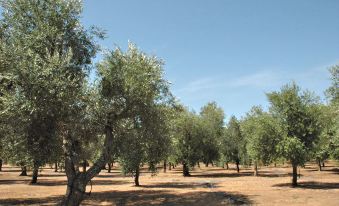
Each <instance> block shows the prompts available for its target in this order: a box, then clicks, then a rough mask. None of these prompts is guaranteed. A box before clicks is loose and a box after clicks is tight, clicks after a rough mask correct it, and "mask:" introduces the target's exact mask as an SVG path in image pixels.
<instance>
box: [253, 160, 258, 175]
mask: <svg viewBox="0 0 339 206" xmlns="http://www.w3.org/2000/svg"><path fill="white" fill-rule="evenodd" d="M253 167H254V174H253V175H254V176H258V163H257V161H255V162H254V165H253Z"/></svg>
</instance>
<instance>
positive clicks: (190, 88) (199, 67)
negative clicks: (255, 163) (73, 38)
mask: <svg viewBox="0 0 339 206" xmlns="http://www.w3.org/2000/svg"><path fill="white" fill-rule="evenodd" d="M83 23H84V24H85V25H86V26H89V25H97V26H99V27H101V28H103V29H105V30H106V31H107V35H108V38H107V39H106V40H104V41H103V42H101V43H102V45H103V46H104V47H106V48H113V47H114V45H119V46H120V47H122V48H126V45H127V42H128V40H130V41H132V42H134V43H136V44H137V45H138V47H140V48H141V49H142V50H143V51H145V52H147V53H149V54H155V55H157V56H159V57H161V58H163V59H164V60H165V62H166V65H165V72H166V78H167V79H168V80H169V81H170V82H172V86H171V87H172V91H173V93H174V95H175V96H177V97H178V98H179V99H180V100H181V102H182V103H183V104H185V105H187V106H189V107H190V108H191V109H194V110H196V111H199V109H200V107H201V106H203V105H204V104H206V103H207V102H209V101H216V102H217V103H218V105H220V106H221V107H222V108H223V109H224V111H225V113H226V115H227V116H228V117H229V116H230V115H232V114H234V115H236V116H237V117H240V116H242V115H244V114H245V113H246V112H247V111H249V109H250V108H251V107H252V106H253V105H259V104H260V105H263V106H264V107H267V106H268V102H267V99H266V96H265V92H270V91H274V90H278V89H279V88H280V87H281V86H282V85H283V84H285V83H289V82H291V81H292V80H294V81H296V83H297V84H299V85H300V86H301V87H302V88H303V89H309V90H312V91H314V92H315V93H316V94H317V95H320V96H321V97H324V96H323V91H324V90H325V89H326V88H327V87H328V86H329V85H330V81H329V73H328V71H327V69H328V67H329V66H331V65H333V64H336V63H339V1H338V0H324V1H321V0H279V1H278V0H255V1H253V0H246V1H245V0H209V1H207V0H204V1H203V0H142V1H140V0H114V1H111V0H100V1H98V0H85V1H84V13H83Z"/></svg>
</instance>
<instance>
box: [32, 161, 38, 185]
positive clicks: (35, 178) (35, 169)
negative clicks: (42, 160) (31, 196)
mask: <svg viewBox="0 0 339 206" xmlns="http://www.w3.org/2000/svg"><path fill="white" fill-rule="evenodd" d="M38 174H39V165H38V164H37V163H34V165H33V174H32V180H31V184H36V183H37V182H38Z"/></svg>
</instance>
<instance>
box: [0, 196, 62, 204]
mask: <svg viewBox="0 0 339 206" xmlns="http://www.w3.org/2000/svg"><path fill="white" fill-rule="evenodd" d="M62 198H63V196H62V195H60V196H51V197H39V198H10V199H0V205H42V206H45V205H57V204H58V203H59V202H60V201H61V200H62Z"/></svg>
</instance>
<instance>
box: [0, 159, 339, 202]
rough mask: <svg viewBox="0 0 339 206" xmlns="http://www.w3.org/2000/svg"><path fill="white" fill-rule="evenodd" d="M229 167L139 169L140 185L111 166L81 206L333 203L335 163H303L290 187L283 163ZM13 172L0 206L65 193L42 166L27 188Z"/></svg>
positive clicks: (338, 187)
mask: <svg viewBox="0 0 339 206" xmlns="http://www.w3.org/2000/svg"><path fill="white" fill-rule="evenodd" d="M231 167H232V168H231V169H230V170H225V169H223V168H220V167H211V166H210V167H207V168H206V167H201V168H195V169H194V171H192V172H191V174H192V176H191V177H183V176H182V172H181V167H179V166H178V167H177V168H175V169H173V170H171V171H170V170H167V172H166V173H164V172H163V171H162V169H161V168H160V169H159V172H158V173H157V174H156V175H155V176H154V175H151V173H149V172H147V169H143V170H142V174H141V177H140V184H141V186H140V187H135V186H133V178H132V177H125V176H123V175H122V174H121V172H120V170H119V168H117V167H114V168H113V170H112V172H111V173H107V170H106V171H102V172H101V173H100V175H99V176H97V177H96V178H94V179H93V181H92V187H91V185H89V186H88V187H87V192H88V193H87V198H86V200H85V201H83V203H82V205H194V206H196V205H198V206H199V205H201V206H206V205H257V204H258V205H325V206H331V205H333V206H337V205H339V167H338V163H335V162H331V163H327V165H326V167H325V168H324V170H323V171H321V172H320V171H318V170H317V167H316V166H315V165H314V164H308V165H306V167H305V168H301V169H300V173H301V175H300V179H298V182H299V183H300V185H299V186H298V187H295V188H293V187H291V186H290V182H291V171H292V168H291V167H289V166H288V165H285V166H281V165H280V166H279V167H261V168H260V170H259V176H258V177H254V176H253V172H252V170H251V169H250V168H248V169H246V168H241V171H240V173H239V174H238V173H237V172H236V171H235V169H234V166H233V165H231ZM19 174H20V169H19V168H17V167H10V166H4V167H3V171H2V172H0V205H55V204H57V203H58V202H59V201H60V199H61V198H62V196H63V195H64V194H65V191H66V184H67V182H66V177H65V174H64V173H62V172H54V171H53V169H49V168H43V169H42V172H41V173H40V174H41V176H40V177H39V179H38V184H37V185H29V181H30V176H28V177H20V176H19ZM29 174H30V173H29ZM90 191H91V192H90ZM89 192H90V194H89Z"/></svg>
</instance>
